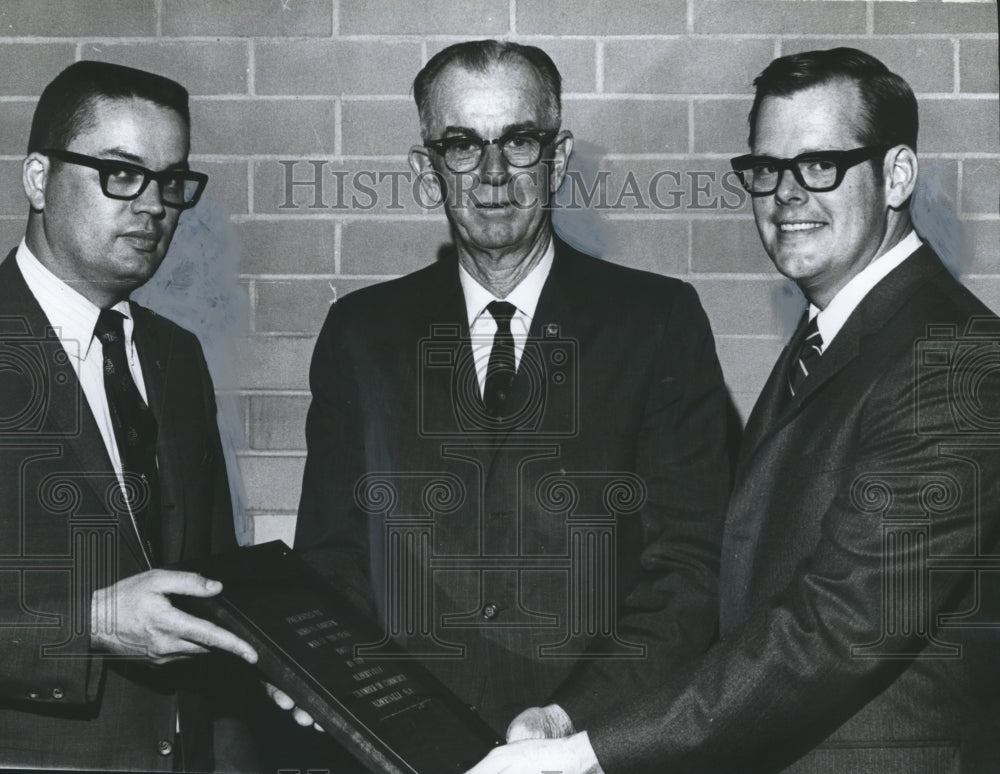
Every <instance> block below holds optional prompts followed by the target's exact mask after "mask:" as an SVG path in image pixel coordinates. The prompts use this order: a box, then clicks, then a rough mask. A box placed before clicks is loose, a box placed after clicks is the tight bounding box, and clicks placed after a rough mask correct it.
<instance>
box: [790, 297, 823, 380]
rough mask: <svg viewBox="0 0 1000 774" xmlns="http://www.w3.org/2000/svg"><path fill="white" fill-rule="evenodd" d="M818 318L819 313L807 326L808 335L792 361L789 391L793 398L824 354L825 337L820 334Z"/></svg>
mask: <svg viewBox="0 0 1000 774" xmlns="http://www.w3.org/2000/svg"><path fill="white" fill-rule="evenodd" d="M817 319H819V315H817V316H816V317H813V318H812V320H810V321H809V325H808V326H807V327H806V337H805V338H804V339H803V340H802V345H801V346H800V347H799V353H798V356H797V357H796V358H795V360H794V361H793V362H792V366H791V369H790V370H789V372H788V391H789V393H791V396H792V397H793V398H794V397H795V393H797V392H798V391H799V387H800V386H801V385H802V382H803V380H804V379H805V378H806V377H807V376H809V371H810V369H812V368H815V367H816V363H817V362H818V361H819V358H820V355H822V354H823V337H822V336H821V335H820V332H819V325H818V324H817V322H816V321H817Z"/></svg>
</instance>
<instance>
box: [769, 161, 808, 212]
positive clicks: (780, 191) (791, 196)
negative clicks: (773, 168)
mask: <svg viewBox="0 0 1000 774" xmlns="http://www.w3.org/2000/svg"><path fill="white" fill-rule="evenodd" d="M778 174H779V177H778V187H777V189H776V190H775V192H774V198H775V199H777V201H778V203H779V204H792V203H793V202H801V201H804V200H805V198H806V190H805V189H804V188H803V187H802V186H800V185H799V181H798V180H796V179H795V175H794V174H793V173H792V170H791V169H790V168H789V169H783V170H781V172H779V173H778Z"/></svg>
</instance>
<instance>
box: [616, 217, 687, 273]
mask: <svg viewBox="0 0 1000 774" xmlns="http://www.w3.org/2000/svg"><path fill="white" fill-rule="evenodd" d="M608 226H609V227H610V232H611V244H610V246H609V249H608V250H607V251H606V252H604V254H603V255H602V256H601V257H603V258H606V259H608V260H609V261H614V262H615V263H620V264H622V265H623V266H631V267H632V268H633V269H643V270H645V271H651V272H654V273H655V274H665V275H668V276H674V277H677V276H680V277H684V276H686V275H687V273H688V253H689V246H688V224H687V221H684V220H675V219H670V218H662V219H648V220H646V219H644V220H629V219H615V220H612V221H610V222H609V223H608Z"/></svg>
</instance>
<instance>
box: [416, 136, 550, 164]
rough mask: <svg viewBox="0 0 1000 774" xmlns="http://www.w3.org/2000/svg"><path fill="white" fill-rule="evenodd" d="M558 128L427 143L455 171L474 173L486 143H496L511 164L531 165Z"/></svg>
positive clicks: (446, 139) (445, 139) (455, 138)
mask: <svg viewBox="0 0 1000 774" xmlns="http://www.w3.org/2000/svg"><path fill="white" fill-rule="evenodd" d="M557 134H558V132H556V131H543V130H540V129H539V130H535V129H517V130H515V131H512V132H507V133H505V134H503V135H501V136H500V137H497V138H496V139H495V140H484V139H483V138H482V137H477V136H476V135H472V134H462V135H456V136H455V137H445V138H443V139H440V140H427V141H425V142H424V146H425V147H427V148H430V149H431V150H433V151H436V152H437V153H438V154H440V155H441V157H442V158H444V164H445V166H446V167H448V169H450V170H451V171H452V172H471V171H472V170H474V169H475V168H476V167H478V166H479V163H480V162H481V161H482V160H483V153H484V152H485V151H486V146H487V145H496V146H497V147H499V148H500V153H501V154H502V155H503V158H504V161H506V162H507V163H508V164H509V165H510V166H512V167H531V166H534V165H535V164H537V163H538V160H539V159H540V158H541V157H542V149H543V148H544V147H545V146H546V145H548V144H549V143H550V142H552V140H553V139H554V138H555V136H556V135H557Z"/></svg>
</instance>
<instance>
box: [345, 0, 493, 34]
mask: <svg viewBox="0 0 1000 774" xmlns="http://www.w3.org/2000/svg"><path fill="white" fill-rule="evenodd" d="M339 18H340V34H341V35H387V34H389V35H413V34H425V35H502V34H504V33H506V32H508V31H510V11H509V7H508V4H507V3H497V2H489V0H464V2H462V3H455V2H450V1H449V0H416V1H415V2H408V3H399V2H396V0H340V16H339Z"/></svg>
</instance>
